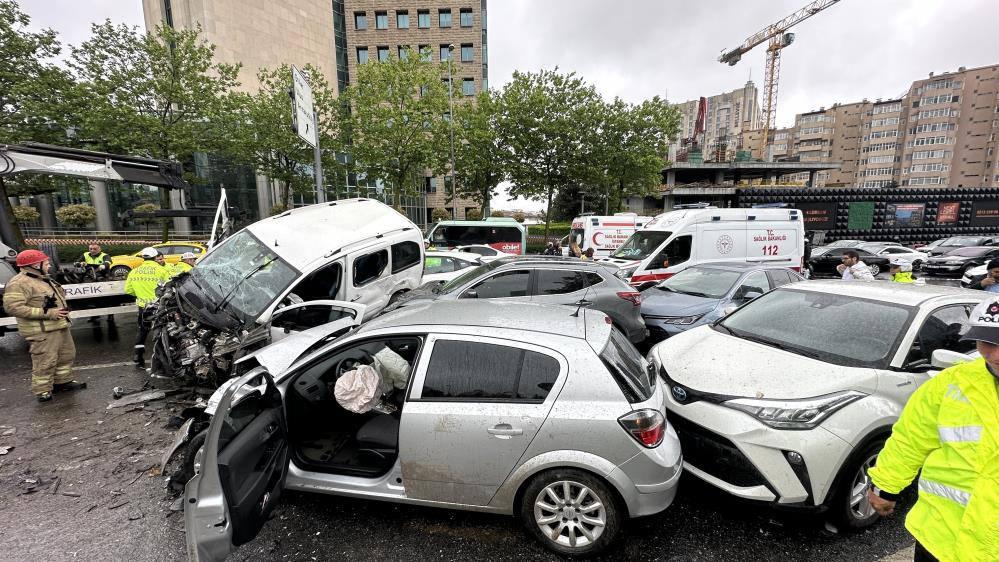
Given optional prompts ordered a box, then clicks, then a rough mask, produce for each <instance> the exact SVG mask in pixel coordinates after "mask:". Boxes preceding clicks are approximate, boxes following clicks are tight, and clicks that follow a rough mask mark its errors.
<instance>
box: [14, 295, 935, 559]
mask: <svg viewBox="0 0 999 562" xmlns="http://www.w3.org/2000/svg"><path fill="white" fill-rule="evenodd" d="M116 324H117V329H116V330H114V331H109V330H108V329H107V327H106V321H105V320H102V321H101V325H100V326H101V327H100V329H96V328H95V327H94V326H92V325H90V324H88V323H86V322H85V321H78V322H77V324H76V325H75V326H74V329H73V335H74V339H75V341H76V344H77V354H78V355H77V357H78V361H77V365H78V366H79V367H80V370H78V371H77V372H76V377H77V379H78V380H86V381H87V382H88V385H89V387H88V388H87V389H86V390H83V391H79V392H76V393H73V394H68V395H65V394H57V395H56V396H55V399H54V400H53V401H52V402H49V403H45V404H39V403H37V402H35V400H34V399H33V397H32V396H31V395H30V392H29V377H30V375H29V371H30V359H29V356H28V353H27V346H26V344H25V342H24V340H23V339H22V338H21V337H20V336H18V335H17V334H8V335H6V336H3V337H0V426H2V427H0V447H4V446H13V449H11V450H10V451H9V452H8V453H7V454H6V455H0V522H2V523H0V528H2V529H3V533H2V534H3V537H4V538H3V540H2V541H0V560H18V561H23V560H78V559H87V558H90V559H98V560H134V561H144V560H166V559H183V557H184V556H185V549H184V533H183V527H184V523H183V514H182V513H179V512H176V511H173V510H172V509H171V506H172V504H173V505H176V504H175V497H174V496H172V495H171V494H170V493H169V492H168V491H167V489H166V487H165V478H164V477H163V476H161V475H158V474H157V466H158V463H159V459H160V456H161V455H162V453H163V451H165V450H166V449H167V447H168V446H169V444H170V442H171V436H172V430H170V429H168V428H167V422H168V420H169V418H170V416H171V415H174V414H176V413H178V412H179V411H180V409H181V408H183V407H184V406H185V405H186V403H185V402H184V401H183V400H182V399H180V397H168V398H167V399H165V400H159V401H154V402H149V403H146V404H144V405H138V406H132V407H125V408H117V409H112V410H107V409H106V408H107V406H108V405H109V404H110V403H112V402H113V400H112V399H111V389H112V388H113V387H115V386H125V387H127V388H131V389H134V388H138V387H140V386H141V385H142V384H143V382H144V380H145V374H144V373H143V372H141V371H137V370H136V369H134V368H133V367H132V366H131V365H129V364H127V362H128V360H129V355H130V352H131V346H132V343H133V342H132V339H133V338H134V333H135V331H134V326H133V324H134V315H133V316H119V317H118V320H117V323H116ZM11 430H13V431H12V432H11ZM914 499H915V498H914V496H913V495H911V494H910V495H907V496H906V497H905V498H904V499H903V502H902V505H901V509H900V512H898V513H896V515H894V516H893V517H891V518H889V519H886V520H883V521H881V522H880V523H878V524H877V525H875V526H874V527H872V528H870V529H868V530H865V531H862V532H859V533H838V532H835V530H832V529H830V528H828V527H827V526H826V525H825V524H824V521H823V519H822V518H821V517H815V516H806V515H801V514H797V513H786V512H778V511H774V510H772V509H769V508H766V507H761V506H757V505H754V504H749V503H745V502H741V501H736V500H734V499H733V498H731V497H728V496H726V495H724V494H722V493H720V492H717V491H716V490H714V489H713V488H710V487H708V486H706V485H704V484H701V483H700V482H698V481H696V480H695V479H693V478H691V477H687V476H685V477H684V479H683V480H682V481H681V487H680V490H679V493H678V496H677V499H676V501H675V502H674V504H673V505H672V506H671V507H670V508H669V509H667V510H666V511H665V512H663V513H661V514H659V515H656V516H652V517H647V518H643V519H638V520H634V521H631V522H628V523H627V524H626V526H625V529H624V533H623V535H622V536H621V539H620V540H619V541H618V543H617V545H616V546H615V548H613V549H612V550H611V551H609V552H608V553H607V554H606V556H605V559H608V560H610V559H622V558H626V559H636V560H733V559H742V560H818V559H822V560H830V561H831V560H850V561H867V560H872V561H873V560H877V559H879V558H881V557H883V556H885V555H888V554H891V553H893V552H896V551H898V550H900V549H902V548H905V547H907V546H910V545H911V544H912V542H913V541H912V538H911V537H910V536H909V535H908V534H907V533H906V531H905V530H904V528H903V526H902V517H903V514H904V512H905V510H906V509H907V507H908V506H911V504H912V502H913V501H914ZM556 558H557V557H556V556H554V555H553V554H551V553H550V552H548V551H547V550H545V549H544V548H542V547H541V546H540V545H539V544H537V543H535V542H534V540H533V539H532V538H531V537H529V536H528V535H527V534H526V533H525V532H524V531H523V530H522V529H521V527H520V525H519V523H518V521H517V520H516V519H514V518H513V517H505V516H495V515H484V514H477V513H466V512H457V511H449V510H442V509H432V508H421V507H410V506H401V505H395V504H389V503H381V502H373V501H364V500H355V499H348V498H338V497H332V496H320V495H314V494H302V493H287V494H285V495H283V496H282V498H281V506H280V507H279V508H278V509H277V510H276V512H275V514H274V518H273V519H272V520H271V521H269V522H268V523H267V525H266V526H265V527H264V530H263V532H262V533H261V535H260V536H259V537H258V538H257V539H256V540H255V541H253V542H251V543H249V544H247V545H244V546H242V547H241V548H239V549H238V550H237V551H236V552H235V553H234V554H233V555H232V556H231V557H230V559H232V560H329V559H347V560H372V559H391V560H426V559H441V560H485V559H489V560H512V559H519V560H523V559H529V560H551V559H556Z"/></svg>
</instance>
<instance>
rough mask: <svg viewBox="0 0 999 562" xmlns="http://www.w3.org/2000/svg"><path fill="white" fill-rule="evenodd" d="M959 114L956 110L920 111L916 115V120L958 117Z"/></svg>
mask: <svg viewBox="0 0 999 562" xmlns="http://www.w3.org/2000/svg"><path fill="white" fill-rule="evenodd" d="M960 115H961V112H960V111H958V110H956V109H949V108H946V107H945V108H942V109H929V110H926V111H920V112H919V113H917V114H916V119H932V118H933V117H959V116H960Z"/></svg>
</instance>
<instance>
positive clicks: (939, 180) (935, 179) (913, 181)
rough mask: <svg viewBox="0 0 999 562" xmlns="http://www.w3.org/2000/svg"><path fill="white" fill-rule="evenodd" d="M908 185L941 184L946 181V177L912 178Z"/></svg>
mask: <svg viewBox="0 0 999 562" xmlns="http://www.w3.org/2000/svg"><path fill="white" fill-rule="evenodd" d="M908 181H909V183H908V185H940V184H942V183H946V181H945V180H944V178H941V177H932V178H910V179H909V180H908Z"/></svg>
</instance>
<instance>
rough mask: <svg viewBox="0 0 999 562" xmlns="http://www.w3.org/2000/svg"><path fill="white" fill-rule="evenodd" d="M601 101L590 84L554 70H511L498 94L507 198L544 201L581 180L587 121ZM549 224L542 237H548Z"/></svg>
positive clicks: (589, 124) (587, 146)
mask: <svg viewBox="0 0 999 562" xmlns="http://www.w3.org/2000/svg"><path fill="white" fill-rule="evenodd" d="M600 103H601V99H600V96H599V95H598V94H597V92H596V90H595V89H594V88H593V86H591V85H589V84H586V83H585V82H584V81H583V80H582V79H581V78H578V77H577V76H576V75H575V74H574V73H569V74H560V73H559V72H558V69H555V70H542V71H540V72H538V73H530V72H528V73H522V72H514V73H513V79H512V80H511V81H510V82H509V83H507V84H506V86H504V87H503V91H502V93H501V94H500V105H501V107H500V117H499V119H498V120H497V125H498V131H499V139H500V142H501V143H502V145H503V146H504V147H506V152H505V157H506V166H507V170H508V173H509V176H510V180H511V181H512V182H513V186H512V187H511V189H510V196H511V197H517V196H524V197H527V198H529V199H534V200H543V201H546V202H547V204H546V207H545V208H546V210H547V211H548V214H549V215H550V214H551V205H552V199H553V198H554V196H555V194H556V193H558V192H559V191H560V190H562V189H565V188H567V187H569V186H571V185H574V184H578V183H581V182H582V181H583V180H584V178H585V176H586V169H587V165H586V162H585V159H586V156H588V155H589V154H591V153H592V149H591V148H590V146H591V145H592V135H591V131H592V128H593V127H592V125H593V123H592V121H593V115H594V112H595V108H596V107H598V106H599V104H600ZM548 227H549V223H548V222H546V223H545V231H544V236H545V239H548Z"/></svg>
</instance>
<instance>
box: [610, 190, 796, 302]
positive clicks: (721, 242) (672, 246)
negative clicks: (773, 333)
mask: <svg viewBox="0 0 999 562" xmlns="http://www.w3.org/2000/svg"><path fill="white" fill-rule="evenodd" d="M804 243H805V228H804V223H803V222H802V220H801V211H799V210H797V209H718V208H715V207H707V208H702V209H685V210H681V211H669V212H667V213H663V214H661V215H658V216H656V217H655V218H654V219H652V220H651V221H649V222H648V223H647V224H646V225H645V228H643V229H642V230H639V231H637V232H635V233H634V234H633V235H632V236H631V238H629V239H628V241H627V242H625V243H624V244H622V245H621V247H620V248H618V249H617V250H616V251H615V252H614V253H612V254H611V255H610V256H609V257H607V258H605V259H602V260H600V261H603V262H607V263H611V264H614V265H616V266H617V267H618V268H620V270H619V271H618V273H617V275H618V277H621V278H622V279H626V280H628V281H629V282H630V283H631V284H632V285H634V286H636V287H644V286H647V285H648V284H651V283H654V282H658V281H661V280H663V279H668V278H670V277H672V276H673V275H675V274H677V273H679V272H680V271H683V270H684V269H686V268H688V267H690V266H692V265H699V264H704V263H717V262H733V261H735V262H766V263H774V264H780V265H784V266H786V267H788V268H791V269H793V270H795V271H801V267H802V263H801V261H802V257H803V251H804Z"/></svg>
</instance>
